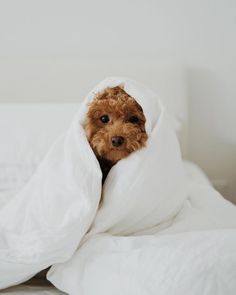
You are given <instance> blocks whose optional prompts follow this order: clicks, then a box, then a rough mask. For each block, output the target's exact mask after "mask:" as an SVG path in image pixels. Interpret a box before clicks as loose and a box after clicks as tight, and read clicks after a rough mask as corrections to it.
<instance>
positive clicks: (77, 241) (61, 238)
mask: <svg viewBox="0 0 236 295" xmlns="http://www.w3.org/2000/svg"><path fill="white" fill-rule="evenodd" d="M116 85H123V87H124V90H125V91H126V92H127V93H129V94H130V95H131V96H133V97H135V98H136V100H137V101H138V103H139V104H140V105H141V106H142V108H143V110H144V113H145V116H146V119H147V123H146V130H147V133H148V136H149V140H148V144H147V147H146V148H144V149H142V150H140V151H138V152H135V153H134V154H132V155H131V156H129V157H128V158H127V159H125V160H122V161H120V162H119V163H118V164H117V165H115V166H114V167H113V168H112V170H111V171H110V173H109V175H108V177H107V179H106V182H105V184H104V187H103V202H102V205H101V206H100V207H99V201H100V197H101V189H102V188H101V171H100V168H99V164H98V162H97V160H96V158H95V156H94V154H93V152H92V150H91V148H90V146H89V144H88V142H87V140H86V137H85V134H84V129H83V122H84V118H85V114H86V110H87V107H88V102H89V101H91V100H92V99H93V97H94V94H95V93H96V92H97V91H101V90H102V89H103V88H105V87H107V86H116ZM206 187H207V189H206ZM235 228H236V209H235V207H234V206H233V205H232V204H230V203H229V202H227V201H225V200H223V198H222V197H221V196H219V195H218V194H217V193H216V192H215V191H214V190H213V189H209V186H206V185H205V186H204V185H198V186H196V184H195V183H191V182H188V181H186V178H185V175H184V171H183V165H182V161H181V157H180V152H179V146H178V142H177V139H176V136H175V133H174V132H173V130H172V127H171V125H170V124H169V119H168V116H167V114H166V112H165V109H164V107H163V106H162V105H161V103H160V102H159V101H158V100H157V98H156V97H155V95H154V94H153V93H152V92H150V91H149V90H147V89H146V88H145V87H143V86H141V85H139V84H138V83H136V82H134V81H131V80H127V79H123V78H110V79H107V80H105V81H103V82H101V83H100V84H99V85H98V86H97V87H96V88H95V89H94V90H93V91H91V93H90V94H89V95H88V97H87V98H86V100H85V102H84V105H83V107H82V108H81V109H80V111H79V112H78V114H77V116H76V117H75V118H74V119H73V122H72V124H71V126H70V128H69V129H68V131H67V133H66V134H65V135H64V136H62V137H61V138H59V139H58V140H57V142H56V143H55V144H54V145H53V146H52V148H51V149H50V151H49V152H48V154H47V156H46V157H45V159H44V160H43V162H42V163H41V165H40V166H39V168H38V170H37V172H36V174H35V175H34V176H33V177H32V178H31V180H30V181H29V183H28V184H27V185H26V186H25V187H24V188H23V189H22V190H21V191H20V192H19V193H18V194H16V195H15V196H14V197H13V198H12V199H11V200H10V201H9V202H6V203H5V204H4V205H3V206H2V208H1V209H0V288H4V287H7V286H11V285H14V284H17V283H20V282H22V281H24V280H27V279H28V278H30V277H31V276H33V275H34V274H35V273H37V272H38V271H40V270H41V269H43V268H46V267H47V266H50V265H53V267H52V268H51V270H50V271H49V273H48V279H49V280H50V281H51V282H52V283H53V284H54V285H55V286H56V287H57V288H59V289H61V290H62V291H65V292H66V293H69V294H76V295H93V294H96V295H97V294H102V295H106V294H109V295H110V294H119V295H120V294H124V295H125V294H129V295H132V294H142V295H145V294H155V295H156V294H168V295H169V294H194V295H195V294H235V293H236V229H235Z"/></svg>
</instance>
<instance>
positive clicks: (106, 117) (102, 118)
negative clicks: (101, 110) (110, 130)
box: [100, 115, 110, 124]
mask: <svg viewBox="0 0 236 295" xmlns="http://www.w3.org/2000/svg"><path fill="white" fill-rule="evenodd" d="M100 121H101V122H102V123H104V124H106V123H108V122H109V121H110V119H109V117H108V116H107V115H103V116H101V117H100Z"/></svg>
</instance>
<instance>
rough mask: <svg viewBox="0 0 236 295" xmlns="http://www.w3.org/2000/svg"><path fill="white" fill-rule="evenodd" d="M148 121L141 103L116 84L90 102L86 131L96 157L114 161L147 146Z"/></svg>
mask: <svg viewBox="0 0 236 295" xmlns="http://www.w3.org/2000/svg"><path fill="white" fill-rule="evenodd" d="M145 121H146V120H145V116H144V114H143V111H142V108H141V106H140V105H139V104H138V103H137V102H136V101H135V99H134V98H132V97H131V96H130V95H128V94H127V93H126V92H125V91H124V90H123V89H122V88H121V87H118V86H117V87H113V88H106V89H105V90H104V91H103V92H101V93H98V94H97V95H96V96H95V98H94V100H93V101H92V102H91V103H90V105H89V110H88V113H87V116H86V123H85V131H86V135H87V138H88V141H89V143H90V145H91V147H92V149H93V151H94V152H95V154H96V156H98V157H100V158H103V159H106V160H108V161H111V162H113V163H115V162H117V161H119V160H121V159H123V158H125V157H127V156H128V155H129V154H130V153H132V152H134V151H136V150H138V149H140V148H142V147H144V146H145V143H146V141H147V134H146V131H145Z"/></svg>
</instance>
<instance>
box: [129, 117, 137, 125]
mask: <svg viewBox="0 0 236 295" xmlns="http://www.w3.org/2000/svg"><path fill="white" fill-rule="evenodd" d="M129 122H130V123H133V124H137V123H138V122H139V118H138V117H136V116H131V117H130V118H129Z"/></svg>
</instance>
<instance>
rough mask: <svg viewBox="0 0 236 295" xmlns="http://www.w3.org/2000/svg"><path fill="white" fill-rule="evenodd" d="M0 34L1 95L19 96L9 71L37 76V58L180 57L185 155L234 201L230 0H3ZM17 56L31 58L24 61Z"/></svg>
mask: <svg viewBox="0 0 236 295" xmlns="http://www.w3.org/2000/svg"><path fill="white" fill-rule="evenodd" d="M0 38H1V39H0V75H1V76H2V77H3V76H4V77H9V79H8V83H3V82H2V83H1V81H0V101H17V100H21V101H22V100H24V88H23V87H22V89H20V88H16V87H15V85H16V84H17V79H18V78H17V75H14V73H20V75H22V76H24V75H28V74H29V73H30V74H31V75H33V76H35V79H36V80H37V78H38V76H37V75H38V71H37V67H39V64H38V63H34V61H35V60H37V61H40V60H43V59H49V60H52V61H53V60H54V59H61V58H67V57H69V58H70V59H71V60H72V61H73V58H75V59H76V58H78V57H79V58H84V59H94V60H97V59H102V60H104V61H106V62H109V60H113V59H118V60H123V62H124V60H130V59H132V60H135V61H137V62H138V61H141V62H142V63H143V62H145V60H147V59H148V60H153V59H156V60H161V59H165V60H175V61H180V62H181V63H183V64H184V65H185V66H186V68H187V73H188V82H189V91H190V102H191V103H190V107H191V108H190V112H191V116H190V118H191V119H190V124H191V126H190V127H191V134H190V142H191V159H192V160H194V161H195V162H196V163H198V164H199V165H200V166H201V167H202V168H203V169H204V170H205V172H206V173H207V174H208V176H209V177H210V178H211V179H216V180H219V179H220V180H222V179H223V180H224V179H225V180H227V181H228V183H229V192H228V196H229V198H230V199H231V200H234V201H235V202H236V87H235V85H236V74H235V72H236V1H235V0H212V1H210V0H198V1H197V0H195V1H193V0H172V1H170V0H162V1H161V0H126V1H125V0H120V1H112V0H100V1H78V0H77V1H72V0H71V1H68V0H67V1H66V0H64V1H61V0H38V1H32V0H21V1H18V0H2V1H1V2H0ZM18 59H27V60H28V63H31V62H32V65H33V66H32V67H31V68H30V69H29V68H24V67H23V66H22V64H18V63H17V60H18ZM1 64H2V65H3V64H4V66H2V67H1ZM8 64H9V65H10V66H9V67H7V65H8ZM34 65H35V67H34ZM52 67H53V63H52ZM54 70H55V69H54ZM29 71H30V72H29ZM52 71H53V68H52ZM2 81H3V80H2ZM49 83H50V81H49ZM65 91H66V89H65ZM42 99H43V98H42Z"/></svg>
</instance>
